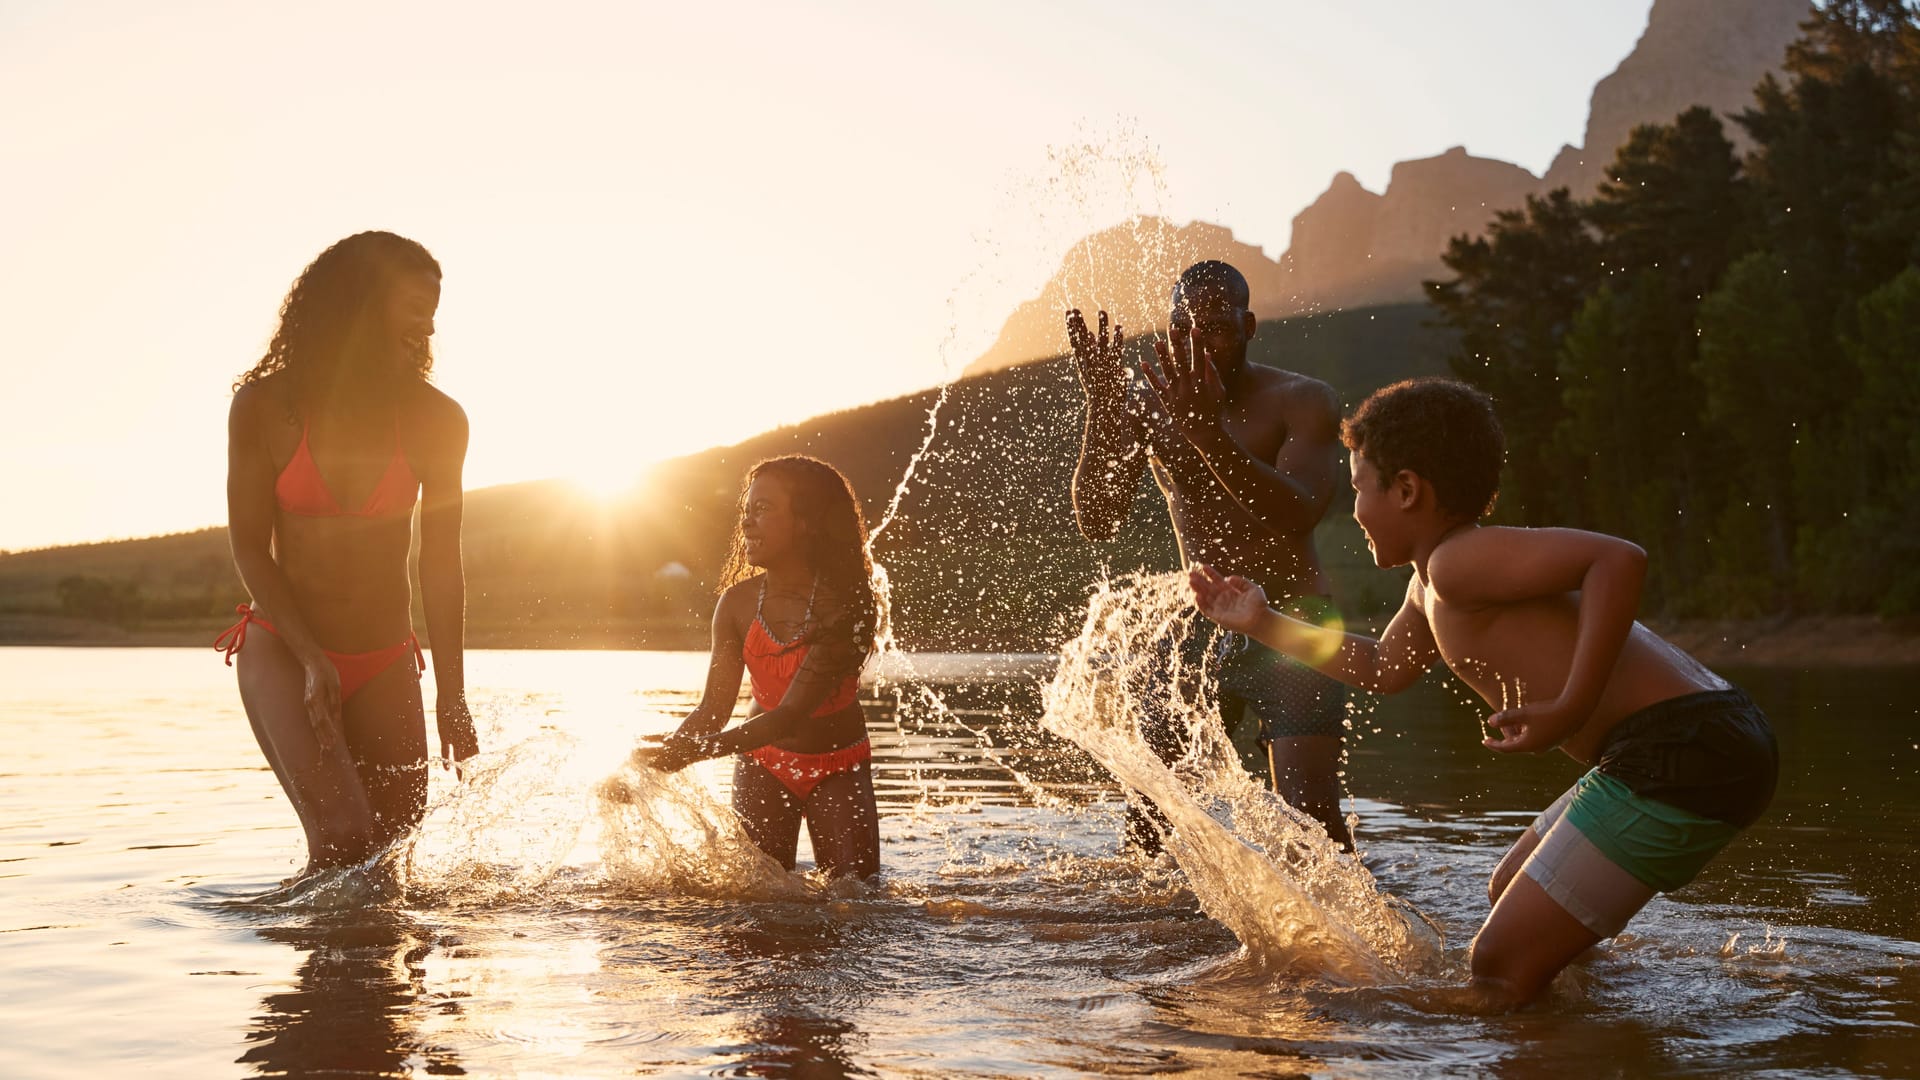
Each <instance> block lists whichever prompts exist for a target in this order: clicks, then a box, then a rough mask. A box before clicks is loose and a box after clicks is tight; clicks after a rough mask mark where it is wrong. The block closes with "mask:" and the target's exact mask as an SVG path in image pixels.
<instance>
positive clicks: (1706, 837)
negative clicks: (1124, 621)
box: [1190, 378, 1780, 1010]
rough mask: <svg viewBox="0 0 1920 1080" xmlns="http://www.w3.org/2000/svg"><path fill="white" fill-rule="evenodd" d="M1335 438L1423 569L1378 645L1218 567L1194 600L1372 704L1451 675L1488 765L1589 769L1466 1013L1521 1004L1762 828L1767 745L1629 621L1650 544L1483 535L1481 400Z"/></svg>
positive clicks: (1386, 408)
mask: <svg viewBox="0 0 1920 1080" xmlns="http://www.w3.org/2000/svg"><path fill="white" fill-rule="evenodd" d="M1342 438H1343V441H1344V443H1345V445H1346V446H1347V447H1348V448H1349V449H1350V450H1351V452H1352V453H1351V464H1352V472H1353V491H1354V500H1353V516H1354V520H1356V521H1358V522H1359V523H1360V528H1361V530H1362V531H1363V532H1365V533H1366V536H1367V547H1368V548H1370V549H1371V550H1372V551H1373V557H1374V561H1375V562H1376V563H1377V564H1378V565H1380V566H1382V567H1388V566H1405V565H1412V567H1413V570H1414V573H1413V577H1412V578H1411V579H1410V580H1409V581H1408V582H1407V594H1406V599H1405V601H1404V602H1403V603H1402V604H1401V607H1400V611H1399V612H1398V613H1397V614H1396V615H1394V617H1393V621H1392V622H1390V623H1388V624H1387V628H1386V630H1385V632H1384V633H1382V634H1381V635H1380V637H1379V638H1378V639H1375V638H1369V637H1362V636H1360V635H1358V634H1343V633H1341V632H1340V631H1338V630H1332V629H1327V628H1323V627H1319V626H1313V625H1309V624H1307V623H1303V622H1300V621H1298V620H1296V619H1290V618H1288V617H1286V616H1285V615H1283V614H1281V613H1280V612H1276V611H1273V610H1272V609H1270V608H1269V607H1267V598H1266V596H1265V594H1264V593H1262V592H1261V590H1260V587H1259V586H1258V585H1256V584H1254V583H1253V582H1251V581H1248V580H1246V579H1245V578H1242V577H1237V576H1230V575H1226V574H1222V573H1221V572H1219V571H1218V570H1217V569H1214V568H1211V567H1207V566H1204V565H1203V566H1198V567H1195V568H1193V570H1192V572H1191V577H1190V580H1191V581H1192V584H1193V590H1194V598H1195V601H1196V602H1197V603H1198V604H1199V605H1200V610H1201V611H1202V612H1204V613H1205V614H1206V615H1207V617H1208V618H1211V619H1213V620H1214V621H1215V622H1218V623H1219V624H1220V625H1221V626H1224V627H1229V628H1231V629H1233V630H1236V631H1238V632H1240V633H1243V634H1247V635H1250V636H1252V637H1254V638H1257V639H1258V640H1260V641H1262V642H1265V643H1266V644H1268V645H1270V646H1272V647H1274V648H1276V649H1279V650H1280V651H1282V652H1284V653H1287V654H1288V655H1291V656H1296V657H1299V658H1301V659H1303V660H1310V661H1311V662H1313V663H1315V664H1317V665H1318V666H1319V669H1320V670H1321V671H1324V672H1326V673H1327V674H1328V675H1331V676H1333V677H1334V678H1336V679H1339V680H1340V681H1342V682H1344V683H1347V684H1348V685H1351V686H1358V687H1361V688H1363V689H1367V690H1371V691H1374V692H1375V693H1382V694H1392V693H1398V692H1399V691H1402V690H1405V689H1406V688H1408V687H1409V686H1412V685H1413V684H1414V683H1415V682H1416V681H1418V680H1419V678H1420V677H1421V676H1422V675H1423V674H1425V673H1426V671H1427V669H1429V668H1431V667H1432V666H1433V665H1434V663H1435V662H1436V661H1439V662H1443V663H1445V664H1446V665H1447V667H1448V668H1450V669H1452V671H1453V673H1454V674H1455V675H1457V676H1459V677H1460V679H1461V680H1462V681H1464V682H1465V683H1466V684H1467V685H1468V686H1469V687H1471V688H1472V689H1473V691H1474V692H1475V693H1477V694H1479V695H1480V697H1481V698H1482V699H1483V700H1485V701H1486V703H1487V707H1488V708H1490V709H1496V710H1498V711H1497V712H1495V713H1494V714H1493V715H1492V716H1490V717H1488V718H1487V720H1486V721H1485V722H1486V724H1487V726H1488V727H1490V728H1491V729H1493V734H1490V735H1488V736H1487V737H1486V738H1485V739H1483V740H1482V742H1483V744H1484V745H1485V746H1487V748H1488V749H1491V750H1496V751H1498V752H1500V753H1503V754H1511V753H1535V754H1537V753H1545V752H1546V751H1548V750H1552V749H1556V748H1558V749H1559V750H1561V751H1563V752H1565V753H1566V754H1567V756H1569V757H1571V758H1573V759H1574V760H1575V761H1578V762H1580V763H1581V764H1583V765H1586V766H1589V770H1588V772H1587V773H1586V774H1585V775H1584V776H1582V777H1581V778H1580V780H1579V781H1578V782H1577V783H1575V784H1574V785H1573V787H1571V788H1570V789H1568V790H1567V792H1566V794H1564V795H1562V796H1560V798H1559V799H1557V800H1555V802H1554V803H1553V804H1552V805H1551V806H1549V807H1548V808H1547V809H1546V811H1545V812H1543V813H1542V814H1541V815H1540V816H1539V817H1538V818H1536V819H1535V820H1534V822H1533V824H1532V825H1531V826H1530V827H1528V828H1527V829H1526V830H1524V831H1523V832H1522V833H1521V834H1520V836H1519V838H1518V839H1517V840H1516V841H1515V842H1514V844H1513V846H1512V847H1511V848H1509V849H1508V851H1507V854H1506V856H1505V857H1504V858H1502V859H1501V860H1500V864H1499V866H1498V867H1496V868H1495V870H1494V872H1493V879H1492V880H1491V881H1490V882H1489V883H1488V885H1487V899H1488V900H1489V901H1490V902H1491V903H1492V905H1493V909H1492V911H1491V912H1489V913H1488V915H1487V921H1486V923H1485V925H1483V926H1482V927H1481V928H1480V933H1479V934H1478V935H1476V936H1475V938H1474V940H1473V952H1472V957H1471V968H1472V972H1473V981H1472V984H1471V985H1470V986H1469V987H1468V988H1467V992H1466V994H1465V995H1464V997H1463V999H1461V1000H1460V1004H1462V1005H1465V1006H1468V1007H1471V1008H1474V1009H1490V1010H1491V1009H1508V1008H1514V1007H1517V1006H1520V1005H1524V1004H1526V1003H1527V1002H1529V1001H1532V1000H1534V999H1535V998H1537V997H1539V996H1540V994H1541V993H1542V992H1543V991H1544V990H1545V989H1546V988H1547V985H1548V984H1549V982H1551V980H1552V979H1553V977H1554V976H1555V975H1556V974H1558V973H1559V971H1560V969H1561V968H1564V967H1565V966H1566V965H1567V964H1568V963H1569V962H1570V961H1572V960H1573V958H1574V957H1576V956H1579V955H1580V954H1581V953H1583V952H1585V951H1586V950H1587V949H1589V948H1591V947H1592V946H1593V945H1595V944H1597V943H1599V942H1600V941H1601V940H1602V939H1605V938H1609V937H1612V936H1614V935H1615V934H1618V933H1619V932H1620V931H1621V930H1622V929H1624V928H1625V927H1626V925H1627V922H1628V920H1629V919H1631V918H1633V916H1634V915H1635V914H1637V913H1638V912H1639V910H1640V908H1641V907H1642V906H1643V905H1645V904H1646V903H1647V901H1649V900H1651V899H1652V898H1653V895H1654V893H1656V892H1670V891H1672V890H1674V889H1678V888H1680V887H1681V886H1683V885H1685V884H1686V883H1687V882H1689V881H1691V880H1693V878H1694V876H1695V875H1697V874H1699V873H1700V871H1701V870H1702V868H1704V867H1705V866H1706V864H1707V863H1708V861H1709V860H1711V859H1712V858H1713V857H1714V855H1716V854H1717V853H1719V852H1720V851H1721V850H1722V849H1723V848H1725V847H1726V846H1727V845H1728V844H1730V843H1732V842H1733V840H1734V839H1735V838H1736V837H1737V836H1738V835H1739V834H1740V833H1741V832H1742V831H1743V830H1745V829H1746V828H1747V827H1748V826H1750V825H1752V824H1753V823H1754V822H1755V821H1756V820H1758V819H1759V817H1760V815H1761V814H1762V813H1763V812H1764V811H1765V810H1766V808H1767V804H1768V803H1769V802H1771V801H1772V799H1773V793H1774V788H1775V785H1776V784H1777V783H1778V781H1779V774H1780V753H1779V748H1778V746H1777V745H1776V744H1775V742H1774V737H1773V729H1772V728H1771V727H1770V726H1769V725H1768V723H1767V719H1766V717H1765V716H1764V715H1762V714H1761V712H1760V710H1759V708H1758V707H1756V706H1755V705H1754V703H1753V702H1752V700H1750V699H1749V698H1748V697H1747V696H1746V694H1744V693H1743V692H1741V691H1740V690H1739V689H1738V688H1737V687H1734V686H1733V685H1731V684H1730V683H1728V682H1727V681H1726V680H1725V679H1723V678H1721V677H1720V676H1718V675H1716V674H1714V673H1713V672H1712V671H1709V670H1707V669H1706V668H1705V667H1703V666H1702V665H1701V664H1700V663H1699V661H1697V660H1695V659H1694V658H1693V657H1691V656H1688V655H1687V654H1686V653H1684V652H1682V651H1680V650H1679V649H1677V648H1675V647H1674V646H1673V645H1671V644H1669V643H1668V642H1666V641H1663V640H1662V639H1661V638H1660V637H1659V636H1658V635H1656V634H1654V633H1653V632H1652V631H1650V630H1648V629H1647V628H1646V627H1644V626H1642V625H1640V623H1639V622H1637V621H1635V618H1634V616H1635V615H1636V614H1637V613H1638V611H1639V607H1640V587H1641V583H1642V582H1643V581H1644V580H1645V578H1646V571H1647V554H1646V552H1644V551H1642V550H1640V548H1639V547H1637V546H1635V545H1634V544H1632V543H1630V542H1628V541H1626V540H1622V539H1620V538H1618V537H1613V536H1606V535H1603V534H1601V533H1591V532H1582V531H1580V530H1578V529H1515V528H1499V527H1494V526H1482V525H1481V524H1480V523H1479V522H1480V518H1481V517H1482V516H1483V515H1484V514H1485V513H1486V512H1487V510H1488V509H1489V508H1490V507H1491V506H1492V504H1493V498H1494V494H1495V491H1496V490H1497V487H1498V485H1499V481H1500V466H1501V462H1502V460H1503V459H1504V456H1505V453H1504V451H1505V439H1504V436H1503V435H1502V434H1501V431H1500V423H1499V421H1498V419H1496V418H1495V417H1494V414H1493V402H1492V401H1491V400H1489V399H1488V398H1487V396H1486V395H1485V394H1483V393H1481V392H1480V391H1478V390H1476V389H1474V388H1472V387H1470V386H1468V385H1466V384H1465V383H1460V382H1455V381H1454V380H1451V379H1434V378H1427V379H1410V380H1408V381H1406V382H1400V383H1395V384H1394V385H1392V386H1389V387H1387V388H1385V389H1383V390H1380V391H1378V392H1376V393H1375V394H1373V395H1372V396H1371V397H1369V398H1368V399H1367V400H1366V401H1365V402H1363V403H1362V404H1361V406H1360V408H1359V410H1358V411H1356V412H1355V413H1354V415H1353V416H1352V417H1351V418H1350V419H1348V420H1347V421H1346V423H1345V425H1344V427H1343V428H1342Z"/></svg>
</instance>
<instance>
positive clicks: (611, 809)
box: [594, 760, 821, 900]
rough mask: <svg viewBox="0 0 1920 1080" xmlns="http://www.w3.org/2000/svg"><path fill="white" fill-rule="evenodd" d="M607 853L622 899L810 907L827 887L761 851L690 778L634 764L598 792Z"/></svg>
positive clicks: (610, 874)
mask: <svg viewBox="0 0 1920 1080" xmlns="http://www.w3.org/2000/svg"><path fill="white" fill-rule="evenodd" d="M594 792H595V795H596V796H597V798H598V801H599V813H600V820H601V822H602V824H603V825H604V826H605V831H604V832H603V834H602V841H601V845H600V846H601V853H602V857H603V859H604V860H605V861H604V872H605V874H606V878H607V881H608V883H609V884H612V885H614V886H616V887H617V888H619V889H620V890H621V891H622V892H628V893H641V894H666V895H677V896H704V897H715V898H727V899H734V900H741V899H745V900H802V899H807V898H809V897H815V896H818V895H820V891H821V890H820V883H819V882H818V881H816V880H813V879H810V878H808V877H804V876H800V875H795V874H790V873H788V872H787V871H786V870H785V869H784V868H783V867H781V865H780V864H779V863H777V862H775V861H774V860H773V859H772V858H771V857H769V856H768V855H767V854H766V853H764V852H762V851H761V850H760V849H759V848H758V847H757V846H755V845H754V842H753V838H752V837H750V836H748V835H747V832H746V829H745V828H744V827H743V826H742V825H741V823H740V818H739V817H738V816H737V815H735V814H734V812H733V810H732V808H730V807H727V806H723V805H721V804H720V803H719V802H718V801H717V800H715V799H714V797H713V795H712V794H711V793H710V792H709V791H708V790H707V789H706V787H704V786H703V785H702V784H701V783H700V782H699V781H698V780H697V779H695V778H694V777H692V776H689V775H688V774H687V773H686V772H685V771H681V772H677V773H663V772H661V771H660V770H658V769H655V768H653V767H651V766H648V765H642V764H638V763H636V762H634V761H631V760H629V761H628V762H627V763H626V764H625V765H623V766H622V767H621V768H620V770H619V771H617V772H615V773H614V774H613V775H612V776H610V777H608V778H607V779H606V780H604V781H602V782H600V783H599V784H598V785H596V786H595V788H594Z"/></svg>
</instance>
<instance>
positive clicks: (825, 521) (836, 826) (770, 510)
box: [643, 456, 880, 877]
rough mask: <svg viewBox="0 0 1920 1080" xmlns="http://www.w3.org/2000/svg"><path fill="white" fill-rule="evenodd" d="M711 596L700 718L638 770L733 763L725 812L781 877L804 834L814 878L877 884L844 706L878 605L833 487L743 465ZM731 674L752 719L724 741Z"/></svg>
mask: <svg viewBox="0 0 1920 1080" xmlns="http://www.w3.org/2000/svg"><path fill="white" fill-rule="evenodd" d="M756 569H757V570H759V571H760V572H759V573H754V570H756ZM721 587H722V592H721V594H720V603H719V605H718V606H717V607H715V609H714V613H713V657H712V660H711V661H710V663H709V665H708V668H707V685H706V692H705V693H704V694H703V695H702V697H701V699H700V707H699V708H697V709H695V710H694V711H693V712H692V713H691V714H690V715H688V717H687V718H686V720H685V721H684V722H682V723H681V725H680V728H679V730H678V731H676V732H674V733H673V734H672V735H670V736H668V737H667V739H666V741H665V742H664V743H662V745H661V746H660V747H659V748H658V749H657V750H650V751H648V752H646V753H645V754H644V755H643V760H646V761H648V762H649V763H650V764H652V765H654V766H655V767H656V768H660V769H663V770H666V771H669V772H671V771H673V770H676V769H681V768H685V767H686V766H687V765H689V764H691V763H693V762H695V761H700V760H703V759H705V758H714V757H722V756H725V755H727V754H739V755H740V758H739V760H738V761H737V762H736V763H735V765H734V770H733V808H734V810H735V812H737V813H738V814H739V815H740V817H741V819H742V820H743V821H744V822H745V823H746V827H747V832H748V833H749V834H750V835H751V836H752V837H753V840H754V843H756V844H758V845H759V846H760V849H761V850H762V851H765V852H766V853H767V854H769V855H771V856H773V857H774V858H776V859H778V860H780V863H781V865H783V866H785V867H786V868H787V869H789V870H791V869H793V864H794V851H795V849H796V848H797V847H798V845H799V842H800V823H801V822H802V821H805V822H806V825H807V835H808V836H809V837H810V838H811V839H812V841H813V854H814V861H815V863H816V864H817V865H818V866H819V867H820V868H821V869H823V870H826V871H827V872H829V873H831V874H836V875H840V874H855V875H858V876H860V877H868V876H871V875H873V874H875V873H877V872H878V871H879V869H880V816H879V813H878V811H877V810H876V809H875V806H874V798H873V771H872V769H871V767H870V762H871V760H872V757H873V752H872V748H871V746H870V745H869V744H868V742H867V725H866V718H865V716H864V715H863V714H862V713H861V711H860V704H859V702H858V700H857V698H858V695H859V690H860V668H861V667H862V665H864V664H865V663H866V660H867V657H868V656H870V655H871V654H872V653H873V650H874V644H875V640H876V638H877V634H878V623H879V618H880V610H879V607H880V605H879V598H878V597H877V595H876V594H875V592H874V588H873V564H872V563H871V561H870V560H869V558H868V555H867V530H866V525H865V524H864V523H863V522H862V520H861V516H860V504H859V503H858V502H857V501H856V500H855V499H854V496H853V489H852V487H851V486H849V485H848V483H847V480H846V478H845V477H843V476H841V475H840V473H839V471H838V470H836V469H834V467H833V466H831V465H828V464H827V463H826V462H823V461H817V460H815V459H813V458H809V457H798V456H795V457H782V458H774V459H772V460H770V461H763V462H761V463H760V464H758V465H755V466H754V467H753V469H752V471H750V472H749V473H748V474H747V485H746V490H745V493H744V494H743V495H742V496H741V499H740V521H739V525H738V528H737V530H736V531H735V533H734V539H733V552H732V556H731V558H730V559H729V560H728V565H727V569H726V571H725V572H724V573H723V574H722V575H721ZM742 674H745V675H747V676H749V677H750V678H751V680H752V688H753V712H752V713H751V715H750V716H749V718H748V719H747V721H746V722H745V723H743V724H741V725H739V726H738V727H734V728H728V729H726V730H724V731H723V730H721V729H722V728H725V727H726V723H727V720H728V719H729V718H730V717H731V716H732V715H733V706H734V703H735V702H736V701H737V700H739V697H740V677H741V675H742Z"/></svg>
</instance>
